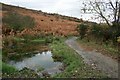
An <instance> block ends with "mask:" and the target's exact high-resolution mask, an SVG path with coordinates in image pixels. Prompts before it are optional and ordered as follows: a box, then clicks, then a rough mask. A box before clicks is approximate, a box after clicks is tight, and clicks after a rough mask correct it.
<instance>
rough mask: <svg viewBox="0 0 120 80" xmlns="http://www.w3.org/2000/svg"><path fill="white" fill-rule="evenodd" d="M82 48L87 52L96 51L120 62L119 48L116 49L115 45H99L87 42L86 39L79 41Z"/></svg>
mask: <svg viewBox="0 0 120 80" xmlns="http://www.w3.org/2000/svg"><path fill="white" fill-rule="evenodd" d="M77 41H78V43H79V44H80V46H81V47H82V48H83V49H85V50H86V51H92V50H96V51H97V52H100V53H102V54H104V55H107V56H110V57H112V58H114V59H116V60H118V55H119V51H118V47H115V46H113V45H109V44H108V45H106V44H98V43H96V42H95V41H94V40H93V41H89V42H88V41H87V40H86V39H82V40H81V39H77Z"/></svg>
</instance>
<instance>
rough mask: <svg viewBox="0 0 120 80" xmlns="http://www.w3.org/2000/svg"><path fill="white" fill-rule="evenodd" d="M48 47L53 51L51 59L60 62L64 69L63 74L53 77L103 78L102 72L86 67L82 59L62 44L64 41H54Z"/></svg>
mask: <svg viewBox="0 0 120 80" xmlns="http://www.w3.org/2000/svg"><path fill="white" fill-rule="evenodd" d="M50 47H51V48H52V51H53V57H55V59H56V60H59V61H62V62H63V63H64V67H65V70H64V72H62V73H60V74H57V75H55V76H54V77H79V78H93V77H99V78H100V77H105V74H103V73H102V72H100V71H98V70H94V69H92V68H91V67H90V66H88V65H86V64H85V63H84V62H83V59H82V58H81V57H80V56H79V55H78V54H77V53H76V52H75V51H74V50H72V49H71V48H69V47H68V46H67V45H66V44H65V43H64V40H61V41H55V42H53V43H52V44H51V45H50Z"/></svg>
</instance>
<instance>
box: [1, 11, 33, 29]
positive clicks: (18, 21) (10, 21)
mask: <svg viewBox="0 0 120 80" xmlns="http://www.w3.org/2000/svg"><path fill="white" fill-rule="evenodd" d="M2 20H3V24H6V25H7V26H8V27H10V28H11V29H13V30H14V31H22V30H23V29H25V28H32V27H34V26H35V21H34V19H33V18H32V17H30V16H23V15H21V14H18V13H17V12H10V13H7V14H6V15H5V16H4V17H3V19H2Z"/></svg>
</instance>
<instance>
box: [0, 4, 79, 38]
mask: <svg viewBox="0 0 120 80" xmlns="http://www.w3.org/2000/svg"><path fill="white" fill-rule="evenodd" d="M11 11H12V12H17V13H19V14H22V15H27V16H30V17H33V18H34V19H35V22H36V25H35V27H34V28H33V29H24V30H23V31H22V32H21V33H19V34H20V35H21V34H31V35H38V34H44V35H49V34H52V35H58V36H69V35H78V32H77V30H76V26H77V24H78V22H75V21H71V20H69V17H68V20H67V19H62V18H60V17H59V16H58V17H57V16H56V15H50V14H47V13H43V12H41V11H34V10H29V9H24V8H19V7H13V6H8V5H3V12H2V13H3V17H4V16H5V15H6V13H10V12H11ZM0 14H1V13H0ZM4 28H5V27H4V26H3V30H4Z"/></svg>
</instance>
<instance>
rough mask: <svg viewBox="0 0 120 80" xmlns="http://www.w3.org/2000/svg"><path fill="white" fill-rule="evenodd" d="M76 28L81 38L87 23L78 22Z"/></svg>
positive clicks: (85, 30) (83, 35)
mask: <svg viewBox="0 0 120 80" xmlns="http://www.w3.org/2000/svg"><path fill="white" fill-rule="evenodd" d="M77 28H78V31H79V33H80V36H81V39H83V38H84V37H85V34H86V32H87V28H88V25H86V24H80V25H78V26H77Z"/></svg>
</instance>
